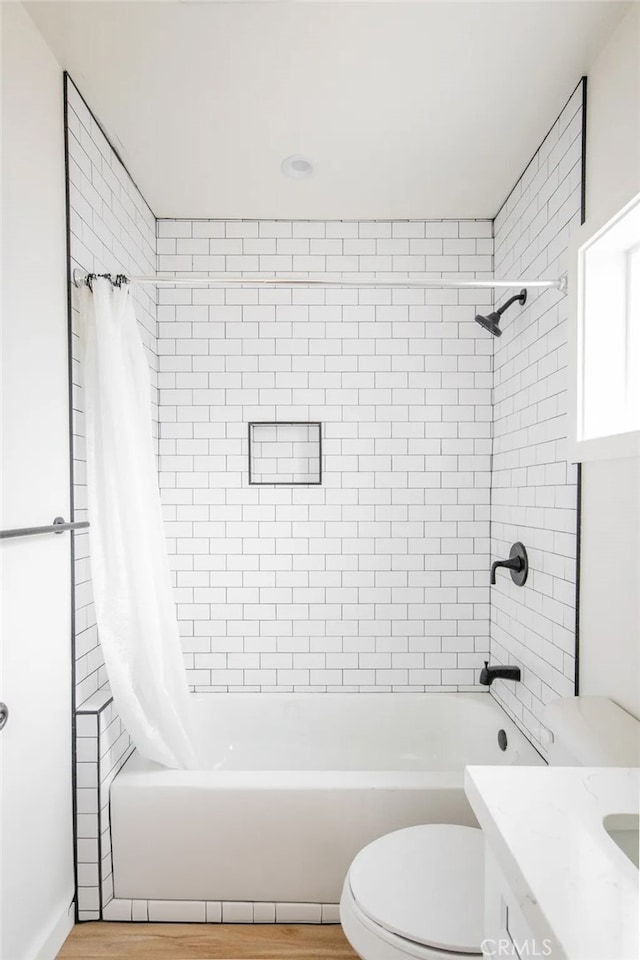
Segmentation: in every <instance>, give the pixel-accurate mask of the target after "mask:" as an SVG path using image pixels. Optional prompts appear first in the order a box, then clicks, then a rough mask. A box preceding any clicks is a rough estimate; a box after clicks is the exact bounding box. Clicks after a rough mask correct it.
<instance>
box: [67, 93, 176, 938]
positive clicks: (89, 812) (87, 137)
mask: <svg viewBox="0 0 640 960" xmlns="http://www.w3.org/2000/svg"><path fill="white" fill-rule="evenodd" d="M66 92H67V136H68V169H69V179H68V189H69V220H70V238H69V240H70V255H71V266H72V268H78V269H80V270H82V271H83V272H86V273H126V274H132V273H134V274H135V273H143V274H149V273H151V274H153V273H155V269H156V251H155V247H156V237H155V233H156V227H155V224H156V221H155V217H154V215H153V213H152V212H151V210H150V209H149V207H148V206H147V204H146V203H145V200H144V198H143V197H142V195H141V194H140V192H139V191H138V189H137V187H136V185H135V184H134V183H133V181H132V180H131V177H130V176H129V174H128V173H127V171H126V170H125V168H124V166H123V165H122V163H121V162H120V160H119V159H118V157H117V156H116V154H115V153H114V151H113V150H112V148H111V147H110V145H109V143H108V142H107V140H106V138H105V136H104V134H103V133H102V131H101V129H100V127H99V125H98V124H97V123H96V120H95V119H94V117H93V116H92V115H91V112H90V111H89V109H88V107H87V105H86V104H85V102H84V100H83V99H82V97H81V96H80V94H79V92H78V90H77V89H76V87H75V86H74V84H73V82H72V81H71V80H68V83H67V86H66ZM132 294H133V297H134V300H135V305H136V315H137V318H138V323H139V325H140V332H141V335H142V339H143V343H144V345H145V350H146V353H147V357H148V358H149V367H150V373H151V383H152V396H151V402H152V404H153V410H154V414H153V419H154V431H155V434H156V436H157V370H158V359H157V320H156V291H155V287H148V286H145V287H137V286H134V287H133V288H132ZM78 322H79V316H78V310H77V303H76V300H75V296H74V297H73V298H72V330H73V436H72V456H73V471H74V483H73V502H74V514H75V519H76V520H84V519H86V517H87V497H86V454H85V431H84V405H83V394H82V370H81V365H80V361H79V340H78V329H79V328H78ZM74 541H75V569H74V587H75V631H74V638H73V642H74V667H75V683H76V689H75V702H76V704H77V712H76V740H75V749H76V767H75V769H76V778H77V782H76V839H77V856H76V863H77V874H78V888H77V908H78V919H80V920H97V919H99V918H100V916H101V910H102V908H103V906H104V904H106V903H108V902H109V900H110V899H111V898H112V897H113V877H112V868H111V840H110V826H109V785H110V783H111V780H112V779H113V777H114V776H115V775H116V773H117V772H118V770H120V768H121V767H122V765H123V764H124V762H125V761H126V759H127V757H128V756H129V754H130V753H131V751H132V749H133V747H132V744H131V738H130V737H129V734H128V733H127V732H126V731H125V730H124V729H123V727H122V723H121V721H120V718H119V716H118V714H117V712H116V711H115V709H114V707H113V703H112V701H111V697H110V694H109V692H108V685H107V684H108V681H107V674H106V670H105V666H104V660H103V657H102V651H101V649H100V642H99V637H98V631H97V627H96V617H95V609H94V604H93V591H92V583H91V565H90V554H89V546H90V535H89V534H88V533H84V532H80V533H77V534H75V535H74Z"/></svg>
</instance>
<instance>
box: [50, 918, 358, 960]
mask: <svg viewBox="0 0 640 960" xmlns="http://www.w3.org/2000/svg"><path fill="white" fill-rule="evenodd" d="M58 960H356V954H355V953H354V952H353V950H352V949H351V947H350V946H349V944H348V943H347V941H346V940H345V937H344V934H343V933H342V928H341V927H340V926H339V925H335V926H334V925H328V924H325V925H320V924H318V925H315V924H306V925H296V926H293V925H285V924H273V923H271V924H253V923H247V924H229V923H227V924H225V923H218V924H205V923H81V924H79V925H78V926H76V927H74V928H73V930H72V931H71V933H70V934H69V937H68V938H67V940H66V942H65V944H64V945H63V947H62V950H61V951H60V953H59V954H58Z"/></svg>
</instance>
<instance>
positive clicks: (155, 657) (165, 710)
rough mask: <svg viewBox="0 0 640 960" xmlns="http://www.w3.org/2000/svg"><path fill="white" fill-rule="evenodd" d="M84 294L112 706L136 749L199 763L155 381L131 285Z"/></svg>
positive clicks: (101, 626) (101, 610)
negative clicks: (156, 424) (163, 500)
mask: <svg viewBox="0 0 640 960" xmlns="http://www.w3.org/2000/svg"><path fill="white" fill-rule="evenodd" d="M91 287H92V289H89V288H88V287H83V288H82V289H81V291H80V308H81V336H80V339H81V343H82V360H83V372H84V397H85V412H86V437H87V489H88V507H89V520H90V522H91V528H90V531H89V533H90V545H91V572H92V579H93V591H94V599H95V605H96V620H97V625H98V634H99V637H100V642H101V645H102V650H103V654H104V659H105V664H106V667H107V673H108V676H109V681H110V683H111V690H112V693H113V696H114V701H115V705H116V707H117V709H118V711H119V713H120V716H121V718H122V721H123V723H124V724H125V726H126V728H127V730H128V731H129V733H130V735H131V737H132V739H133V741H134V743H135V745H136V747H137V748H138V750H139V751H140V753H141V754H143V755H144V756H145V757H147V758H149V759H150V760H154V761H156V762H157V763H161V764H164V765H165V766H167V767H196V766H197V765H198V764H197V757H196V751H195V748H194V745H193V736H192V730H191V722H190V704H189V692H188V689H187V682H186V674H185V668H184V662H183V659H182V653H181V648H180V637H179V633H178V623H177V619H176V611H175V605H174V601H173V596H172V589H171V581H170V574H169V564H168V559H167V548H166V544H165V539H164V529H163V520H162V513H161V507H160V495H159V492H158V480H157V474H156V465H155V457H154V450H153V439H152V432H151V407H150V382H149V369H148V364H147V359H146V356H145V353H144V348H143V345H142V341H141V339H140V334H139V331H138V325H137V322H136V318H135V314H134V309H133V304H132V300H131V294H130V291H129V286H128V284H126V283H123V285H122V286H119V287H118V286H114V285H112V283H111V282H110V281H109V280H108V279H105V278H102V277H96V278H95V279H92V283H91Z"/></svg>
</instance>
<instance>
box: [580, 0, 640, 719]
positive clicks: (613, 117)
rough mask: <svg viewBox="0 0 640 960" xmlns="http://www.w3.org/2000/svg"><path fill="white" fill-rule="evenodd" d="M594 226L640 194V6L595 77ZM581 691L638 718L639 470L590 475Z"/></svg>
mask: <svg viewBox="0 0 640 960" xmlns="http://www.w3.org/2000/svg"><path fill="white" fill-rule="evenodd" d="M587 102H588V113H587V222H588V221H589V220H590V219H591V218H594V219H595V220H597V219H599V218H600V217H603V216H607V215H608V214H610V213H611V214H613V213H614V212H615V210H616V209H619V208H620V207H622V206H623V205H624V204H625V203H626V202H627V201H628V200H630V199H631V198H632V197H633V196H635V195H636V194H637V193H638V192H640V4H637V3H635V4H633V5H632V9H631V11H630V12H629V13H628V14H627V16H626V17H625V19H624V20H623V22H622V23H621V24H620V26H619V27H618V29H617V30H616V32H615V33H614V34H613V36H612V37H611V39H610V41H609V43H608V44H607V45H606V47H605V48H604V49H603V51H602V53H601V54H600V57H599V58H598V60H597V61H596V63H595V64H594V65H593V68H592V70H591V71H590V73H589V88H588V101H587ZM581 561H582V562H581V600H580V691H581V693H585V694H601V695H604V696H609V697H611V698H612V699H613V700H615V701H616V702H617V703H619V704H620V705H621V706H623V707H625V708H626V709H627V710H629V711H630V712H631V713H633V714H635V715H636V716H638V717H640V461H639V460H638V458H628V459H625V460H608V461H601V462H598V463H585V464H584V465H583V468H582V557H581Z"/></svg>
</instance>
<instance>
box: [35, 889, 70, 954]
mask: <svg viewBox="0 0 640 960" xmlns="http://www.w3.org/2000/svg"><path fill="white" fill-rule="evenodd" d="M75 914H76V905H75V901H73V900H72V901H71V904H70V905H68V906H64V907H63V908H62V909H61V910H60V913H59V914H58V916H57V917H56V918H55V920H54V921H53V923H52V924H51V926H50V928H49V931H48V932H47V933H46V934H45V936H44V939H43V940H42V942H41V944H40V946H39V947H37V948H36V950H35V952H34V953H33V960H55V958H56V957H57V956H58V953H59V952H60V947H61V946H62V944H63V943H64V942H65V940H66V939H67V937H68V936H69V933H70V932H71V928H72V927H73V924H74V922H75Z"/></svg>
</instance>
